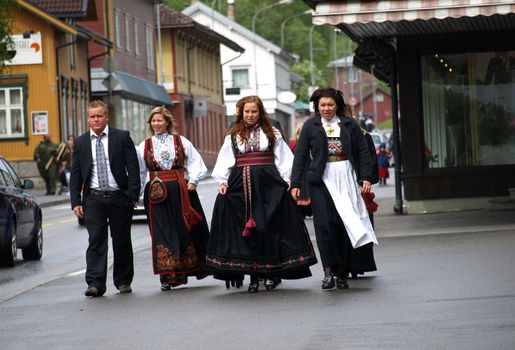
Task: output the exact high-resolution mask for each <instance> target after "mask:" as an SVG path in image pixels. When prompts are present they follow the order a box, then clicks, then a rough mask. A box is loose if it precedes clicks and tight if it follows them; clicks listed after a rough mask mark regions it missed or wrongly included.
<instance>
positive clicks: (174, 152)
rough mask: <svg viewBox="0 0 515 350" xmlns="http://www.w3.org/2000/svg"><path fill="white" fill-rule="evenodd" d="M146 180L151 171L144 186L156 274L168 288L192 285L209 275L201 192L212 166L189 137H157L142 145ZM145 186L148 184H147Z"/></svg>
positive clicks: (167, 135) (143, 170)
mask: <svg viewBox="0 0 515 350" xmlns="http://www.w3.org/2000/svg"><path fill="white" fill-rule="evenodd" d="M138 155H139V158H140V169H141V178H142V183H144V182H145V181H146V174H147V171H148V172H149V179H150V181H149V182H148V183H147V184H146V186H145V187H144V191H145V192H144V202H145V210H146V213H147V217H148V221H149V226H150V234H151V236H152V262H153V268H154V273H155V274H158V275H160V278H161V283H162V284H164V285H165V286H166V285H168V286H172V287H173V286H177V285H180V284H186V283H187V281H188V280H187V277H188V276H196V277H197V279H201V278H204V277H206V276H207V275H208V272H207V269H206V267H205V256H206V246H207V241H208V238H209V229H208V226H207V222H206V219H205V215H204V211H203V210H202V206H201V204H200V200H199V197H198V194H197V192H196V191H191V192H190V191H188V190H187V183H186V180H185V178H184V167H185V166H186V168H187V170H188V174H189V182H190V183H194V184H198V182H199V180H200V179H202V178H204V177H205V176H206V173H207V168H206V166H205V164H204V162H203V160H202V158H201V156H200V154H199V153H198V151H197V150H196V149H195V147H193V145H192V144H191V142H190V141H188V140H187V139H186V138H185V137H183V136H179V135H170V134H164V135H154V136H152V137H150V138H147V139H146V140H145V141H143V142H142V143H141V144H140V145H139V147H138ZM142 188H143V186H142Z"/></svg>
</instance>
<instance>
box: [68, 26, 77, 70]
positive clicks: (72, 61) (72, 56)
mask: <svg viewBox="0 0 515 350" xmlns="http://www.w3.org/2000/svg"><path fill="white" fill-rule="evenodd" d="M68 40H69V41H68V42H70V43H72V42H73V41H74V40H75V38H74V37H73V35H71V34H70V35H69V36H68ZM75 68H76V65H75V44H72V45H70V70H72V71H75Z"/></svg>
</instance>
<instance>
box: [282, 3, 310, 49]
mask: <svg viewBox="0 0 515 350" xmlns="http://www.w3.org/2000/svg"><path fill="white" fill-rule="evenodd" d="M312 13H313V11H312V10H307V11H304V12H302V13H297V14H296V15H293V16H289V17H286V18H285V19H284V21H282V23H281V48H284V27H285V26H286V22H288V20H290V19H292V18H294V17H299V16H303V15H308V14H312Z"/></svg>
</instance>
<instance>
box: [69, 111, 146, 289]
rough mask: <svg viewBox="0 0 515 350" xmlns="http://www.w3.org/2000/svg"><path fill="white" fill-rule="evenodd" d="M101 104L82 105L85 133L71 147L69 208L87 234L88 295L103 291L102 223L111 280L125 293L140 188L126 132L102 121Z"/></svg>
mask: <svg viewBox="0 0 515 350" xmlns="http://www.w3.org/2000/svg"><path fill="white" fill-rule="evenodd" d="M108 121H109V116H108V112H107V106H106V104H105V103H103V102H102V101H93V102H91V103H90V104H89V106H88V123H89V126H90V130H89V132H86V133H85V134H83V135H81V136H80V137H79V138H78V139H77V140H76V141H75V146H74V148H73V161H72V169H71V176H70V197H71V205H72V209H73V212H74V213H75V215H77V217H78V218H79V219H84V222H85V224H86V228H87V230H88V234H89V245H88V249H87V251H86V264H87V268H86V283H87V284H88V288H87V289H86V291H85V295H86V296H88V297H99V296H102V295H103V294H104V293H105V291H106V278H107V251H108V226H109V227H110V229H111V237H112V240H113V255H114V266H113V279H114V285H115V286H116V288H118V290H119V291H120V293H131V292H132V289H131V283H132V278H133V275H134V265H133V253H132V242H131V223H132V212H133V210H134V204H135V203H136V202H137V201H138V198H139V193H140V177H139V164H138V158H137V155H136V149H135V147H134V142H133V141H132V139H131V137H130V135H129V132H128V131H124V130H119V129H115V128H111V127H109V126H108V125H107V122H108Z"/></svg>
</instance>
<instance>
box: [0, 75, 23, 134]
mask: <svg viewBox="0 0 515 350" xmlns="http://www.w3.org/2000/svg"><path fill="white" fill-rule="evenodd" d="M12 89H20V90H21V94H20V96H21V99H22V101H21V104H20V106H19V108H21V122H22V132H21V133H19V134H14V136H7V135H9V133H7V132H6V133H5V134H0V142H2V141H15V140H26V139H27V138H28V132H29V127H28V122H27V120H28V119H27V84H26V83H16V84H0V90H12ZM6 96H7V94H6ZM6 102H7V97H6ZM7 106H8V105H7V103H6V105H5V110H6V114H5V118H6V127H7V122H8V121H9V125H10V120H11V118H10V113H8V112H7V111H8V110H10V109H12V108H7ZM3 108H4V107H3V106H0V109H3ZM11 129H12V128H11Z"/></svg>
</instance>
